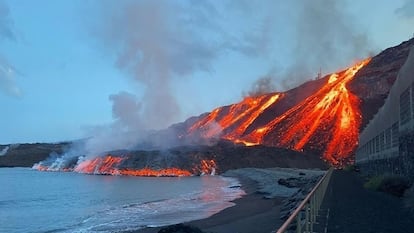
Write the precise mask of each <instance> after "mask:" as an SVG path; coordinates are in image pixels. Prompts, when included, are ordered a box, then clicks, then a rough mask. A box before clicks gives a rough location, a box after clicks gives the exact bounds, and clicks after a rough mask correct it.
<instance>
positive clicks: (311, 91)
mask: <svg viewBox="0 0 414 233" xmlns="http://www.w3.org/2000/svg"><path fill="white" fill-rule="evenodd" d="M413 45H414V39H412V40H410V41H407V42H404V43H402V44H400V45H398V46H396V47H393V48H389V49H386V50H384V51H383V52H381V53H380V54H379V55H377V56H375V57H373V58H372V59H371V58H369V59H366V60H363V61H360V62H358V63H356V64H355V65H353V66H352V67H349V68H347V69H345V70H342V71H339V72H336V73H333V74H330V75H327V76H325V77H323V78H320V79H317V80H312V81H309V82H306V83H304V84H302V85H301V86H299V87H297V88H294V89H292V90H289V91H286V92H283V93H269V94H264V95H260V96H250V97H246V98H244V99H243V100H242V101H241V102H239V103H236V104H233V105H229V106H223V107H219V108H216V109H214V110H213V111H212V112H210V113H205V114H202V115H200V116H199V117H192V118H190V119H188V120H186V121H185V122H183V123H178V124H175V125H172V126H171V127H169V128H168V129H165V130H163V131H159V132H157V133H154V134H152V135H149V136H148V138H149V139H150V140H149V142H141V144H139V143H137V148H141V149H142V150H132V151H126V153H125V154H123V155H106V156H103V157H96V158H91V159H88V160H84V159H82V157H79V155H76V156H75V157H73V158H69V159H68V158H65V157H63V156H62V157H59V158H55V159H53V160H52V162H48V161H47V160H45V161H44V162H41V163H39V164H37V165H36V166H35V168H37V169H39V170H49V171H55V170H57V171H77V172H82V173H89V174H112V175H138V176H187V175H201V174H212V173H215V172H217V173H221V172H224V171H226V170H228V169H235V168H241V167H274V166H278V167H300V168H311V167H323V166H324V165H323V164H322V162H321V160H320V159H319V157H321V158H322V159H323V160H325V161H328V162H329V163H330V164H332V165H335V166H342V165H344V164H345V163H348V162H352V161H353V154H354V150H355V148H356V147H357V142H358V136H359V132H360V131H361V130H362V129H363V127H364V126H365V125H366V124H367V122H368V121H369V120H370V119H371V118H372V117H373V115H374V114H375V113H376V112H377V111H378V109H379V108H380V106H382V104H383V102H384V99H385V98H386V96H387V94H388V92H389V90H390V88H391V86H392V84H393V82H394V80H395V78H396V76H397V73H398V71H399V69H400V68H401V66H402V64H403V63H404V61H405V60H406V58H407V56H408V51H409V48H410V47H411V46H413ZM151 139H156V140H151ZM172 139H173V140H172ZM165 140H167V141H169V142H171V141H174V145H175V147H174V146H172V147H169V149H168V148H165V149H163V150H161V149H159V148H157V146H156V145H154V144H151V141H157V142H159V141H165ZM206 142H207V143H206ZM211 142H214V143H213V144H212V143H211ZM144 149H145V150H144ZM6 156H7V155H6ZM6 156H4V157H6Z"/></svg>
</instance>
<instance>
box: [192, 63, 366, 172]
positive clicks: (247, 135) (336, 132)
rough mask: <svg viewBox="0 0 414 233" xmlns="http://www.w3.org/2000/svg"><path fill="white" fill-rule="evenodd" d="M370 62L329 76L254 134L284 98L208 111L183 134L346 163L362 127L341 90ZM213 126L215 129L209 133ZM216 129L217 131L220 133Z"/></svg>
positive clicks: (353, 101) (355, 103)
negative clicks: (317, 154)
mask: <svg viewBox="0 0 414 233" xmlns="http://www.w3.org/2000/svg"><path fill="white" fill-rule="evenodd" d="M369 61H370V59H366V60H364V61H362V62H359V63H357V64H356V65H354V66H352V67H350V68H348V69H346V70H344V71H341V72H338V73H334V74H331V75H329V76H328V77H325V78H324V80H325V81H324V82H325V83H324V84H323V86H322V87H321V88H320V89H319V90H318V91H316V92H315V93H314V94H312V95H310V96H309V97H307V98H305V99H304V100H303V101H301V102H300V103H298V104H297V105H295V106H293V107H292V108H290V109H288V110H287V111H286V112H284V113H283V114H281V115H279V116H276V117H275V118H274V119H272V120H270V121H269V122H261V123H262V124H261V125H257V124H256V127H255V128H254V129H253V130H250V131H248V129H249V127H250V126H251V125H252V124H253V123H254V122H255V121H256V120H257V119H258V117H259V116H260V115H261V114H263V112H264V111H266V110H267V109H268V108H269V107H270V106H271V105H277V104H278V100H280V99H283V98H284V95H285V94H284V93H275V94H268V95H262V96H258V97H247V98H245V99H244V100H243V101H242V102H240V103H237V104H234V105H231V106H228V107H221V108H217V109H215V110H213V111H212V112H211V113H210V114H208V115H207V116H205V117H204V118H202V119H200V120H199V121H197V122H196V123H194V125H193V126H191V127H190V129H189V130H188V133H189V134H194V133H196V132H200V134H201V136H203V137H213V136H216V135H217V134H219V133H221V135H220V136H221V137H222V138H224V139H227V140H231V141H233V142H236V143H243V144H245V145H247V146H250V145H257V144H265V145H271V146H277V147H285V148H291V149H294V150H297V151H302V150H304V149H308V150H311V151H317V152H322V153H323V156H324V158H325V159H326V160H328V161H329V162H331V163H333V164H337V163H338V159H343V158H346V157H347V156H348V155H349V154H350V153H352V151H353V150H354V148H355V146H356V143H357V141H358V132H359V128H360V124H361V114H360V109H359V100H358V98H357V97H356V96H355V95H353V94H352V93H351V92H349V91H348V89H347V88H346V85H347V84H348V83H349V82H350V81H351V80H352V79H353V78H354V76H355V74H356V73H357V72H358V71H359V70H360V69H361V68H362V67H364V66H365V65H366V64H368V63H369ZM211 124H218V125H219V127H210V125H211ZM218 129H220V130H221V131H219V130H218Z"/></svg>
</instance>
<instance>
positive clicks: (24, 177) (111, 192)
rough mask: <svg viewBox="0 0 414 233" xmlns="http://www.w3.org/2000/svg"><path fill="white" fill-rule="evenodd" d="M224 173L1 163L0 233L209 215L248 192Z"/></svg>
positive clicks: (104, 227)
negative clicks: (112, 172) (142, 172)
mask: <svg viewBox="0 0 414 233" xmlns="http://www.w3.org/2000/svg"><path fill="white" fill-rule="evenodd" d="M239 187H240V186H239V184H238V181H237V180H236V179H233V178H227V177H220V176H201V177H129V176H101V175H85V174H78V173H72V172H39V171H36V170H32V169H29V168H0V232H25V233H26V232H122V231H127V230H137V229H141V228H144V227H155V226H164V225H170V224H175V223H180V222H185V221H191V220H196V219H202V218H206V217H209V216H211V215H213V214H215V213H217V212H219V211H221V210H223V209H225V208H228V207H230V206H233V205H234V204H233V203H231V201H232V200H234V199H237V198H239V197H241V196H242V195H244V191H243V190H242V189H240V188H239Z"/></svg>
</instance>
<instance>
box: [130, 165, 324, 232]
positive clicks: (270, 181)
mask: <svg viewBox="0 0 414 233" xmlns="http://www.w3.org/2000/svg"><path fill="white" fill-rule="evenodd" d="M300 173H301V174H300ZM322 173H323V171H320V170H303V169H283V168H274V169H257V168H245V169H237V170H232V171H230V172H227V173H225V174H224V175H225V176H231V177H236V178H237V179H238V180H239V181H240V183H241V185H242V186H241V188H242V189H243V190H244V191H245V192H246V195H245V196H243V197H242V198H240V199H237V200H235V201H233V202H234V203H235V204H236V205H235V206H233V207H230V208H227V209H225V210H223V211H221V212H219V213H217V214H214V215H213V216H211V217H209V218H206V219H201V220H195V221H191V222H187V223H184V224H186V225H192V226H195V227H198V228H200V229H201V230H203V231H204V232H209V233H270V232H275V231H276V230H277V229H278V227H279V226H281V225H282V224H283V221H282V220H280V219H279V217H280V208H281V206H282V201H283V200H284V199H285V198H286V197H288V196H290V195H291V194H293V193H294V192H296V190H297V189H295V188H286V187H284V186H280V185H278V183H277V181H278V179H279V178H287V177H299V176H303V174H306V176H313V175H320V174H322ZM161 228H162V227H155V228H146V229H141V230H138V231H133V232H134V233H157V232H158V231H159V230H160V229H161Z"/></svg>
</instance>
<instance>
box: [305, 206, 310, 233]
mask: <svg viewBox="0 0 414 233" xmlns="http://www.w3.org/2000/svg"><path fill="white" fill-rule="evenodd" d="M309 212H310V208H309V203H307V204H306V205H305V231H306V232H307V233H309V223H310V222H309Z"/></svg>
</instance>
